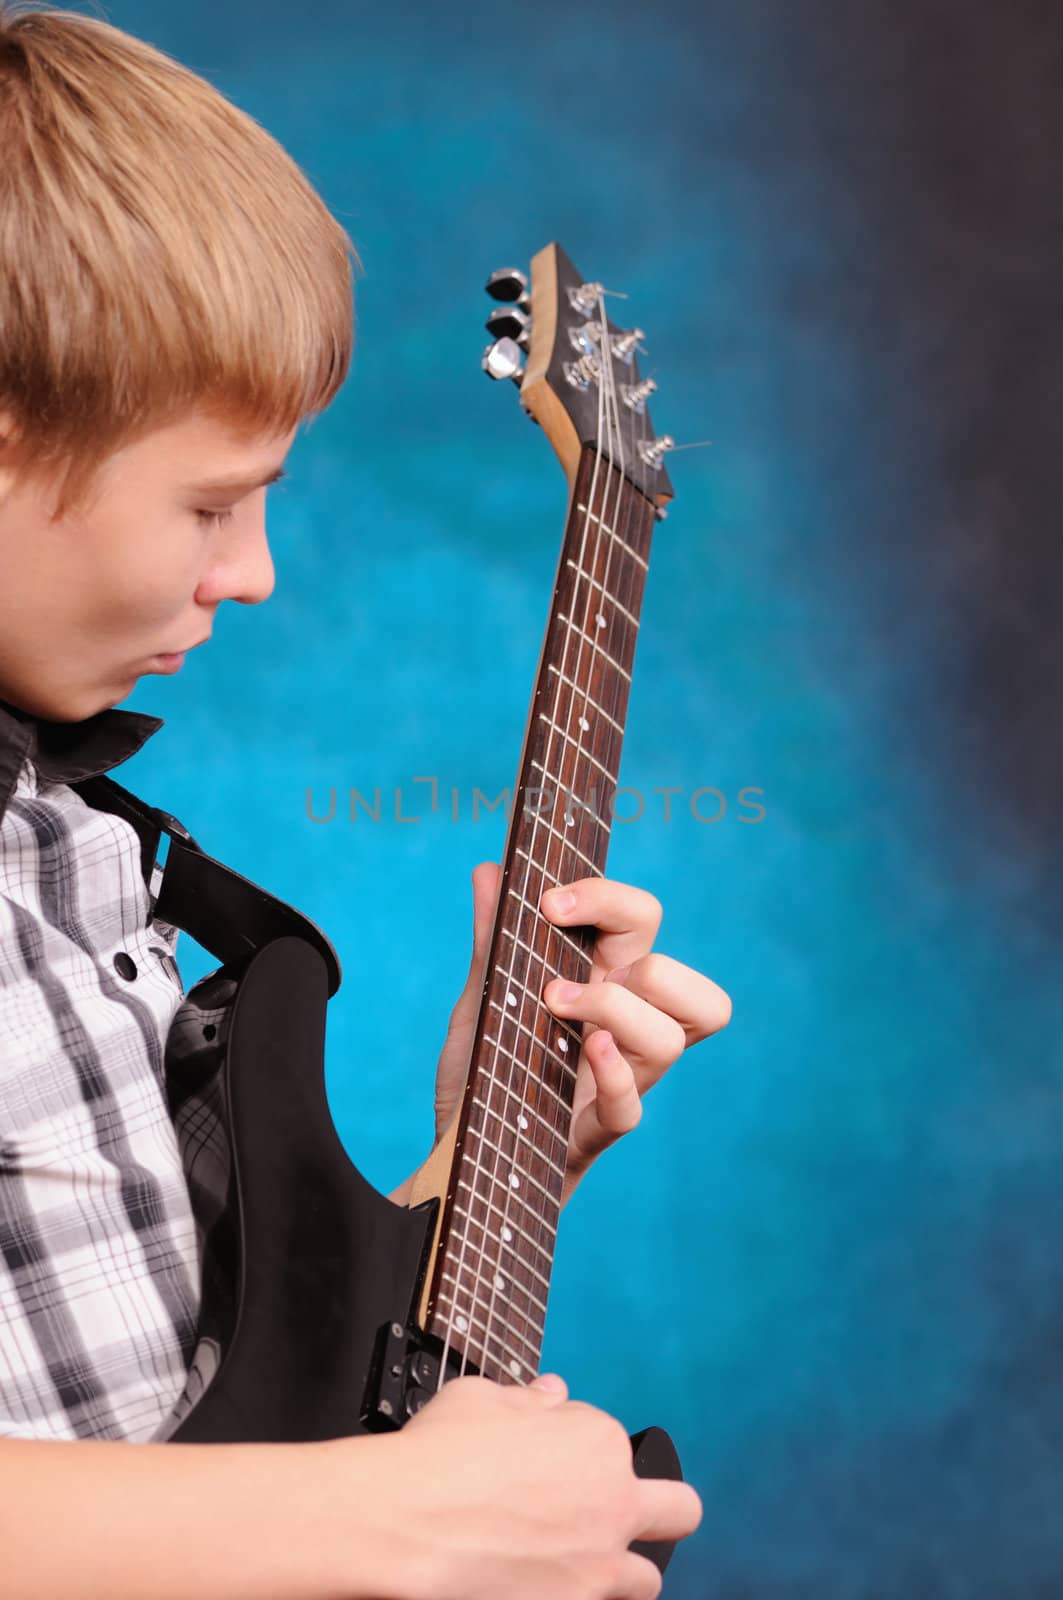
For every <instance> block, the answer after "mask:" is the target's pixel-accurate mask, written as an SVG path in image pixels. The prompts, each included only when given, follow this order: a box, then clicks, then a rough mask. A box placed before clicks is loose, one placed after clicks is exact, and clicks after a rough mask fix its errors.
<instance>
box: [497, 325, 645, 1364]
mask: <svg viewBox="0 0 1063 1600" xmlns="http://www.w3.org/2000/svg"><path fill="white" fill-rule="evenodd" d="M599 313H600V318H601V330H600V342H599V348H600V350H601V352H602V358H601V362H600V382H599V385H598V433H597V437H598V448H597V452H596V456H595V470H594V475H593V478H592V481H591V485H590V488H589V490H587V491H586V493H587V501H586V506H587V510H586V513H585V517H584V523H583V529H582V537H581V545H580V550H579V560H578V562H577V572H578V573H583V574H586V575H587V576H588V577H589V575H590V573H591V572H595V573H596V572H597V571H598V570H599V553H600V551H601V548H602V540H603V539H606V540H607V541H608V542H607V544H606V545H605V551H606V561H605V570H604V573H603V575H602V590H603V594H609V592H610V591H609V569H610V566H611V563H612V557H613V546H614V542H615V540H614V539H613V538H611V537H610V531H609V530H610V529H611V528H612V526H613V524H614V523H616V522H617V518H616V517H615V514H614V512H613V511H611V510H610V509H609V506H608V496H609V488H610V481H609V476H608V474H609V471H610V468H609V467H608V466H607V467H606V478H605V482H604V484H603V490H602V503H601V505H600V506H598V507H597V510H596V509H595V507H596V499H597V482H598V475H599V472H600V470H601V467H602V446H601V439H602V434H603V431H604V430H603V427H602V413H603V410H604V409H605V406H606V403H608V407H609V415H608V432H609V447H610V458H611V459H612V458H615V457H616V456H617V455H618V456H619V472H617V470H616V462H615V459H613V465H612V470H613V472H614V474H615V482H616V506H617V508H619V506H620V504H621V501H622V497H623V490H624V483H625V477H624V468H625V466H626V462H625V458H624V442H623V430H622V428H621V426H620V415H619V408H618V406H617V400H616V383H615V377H614V374H613V367H612V356H611V348H610V343H609V327H608V316H607V314H606V310H605V304H604V300H600V301H599ZM614 430H615V435H614ZM595 516H597V519H598V521H597V532H596V535H595V542H594V552H593V556H592V560H591V562H590V564H589V566H588V564H587V562H586V561H585V554H586V548H587V532H588V528H589V525H590V522H591V520H592V519H593V518H594V517H595ZM629 521H630V511H629ZM615 531H616V535H617V537H618V538H619V537H620V533H619V528H617V529H616V530H615ZM626 531H627V530H625V532H626ZM577 591H578V577H577V579H576V583H575V585H574V589H573V595H572V599H573V601H574V600H575V598H576V593H577ZM590 600H591V588H590V584H589V583H588V587H587V606H588V609H589V607H590ZM571 609H572V611H573V614H575V606H574V605H573V606H572V607H571ZM603 614H604V613H603ZM565 626H566V628H567V633H568V640H571V638H572V637H573V634H575V637H576V641H577V656H576V664H575V666H574V667H573V668H572V672H571V676H572V680H573V682H574V683H577V684H578V683H579V682H580V681H581V672H582V661H583V654H584V646H585V644H589V645H590V650H591V659H590V663H589V666H588V669H587V675H586V679H585V680H583V681H585V682H586V684H587V687H586V691H585V698H584V703H583V716H582V717H581V719H580V735H579V738H578V739H577V740H576V741H575V743H576V746H577V750H576V755H577V759H578V757H579V756H580V755H584V754H585V753H586V752H585V751H584V748H583V737H582V736H583V733H584V732H585V731H587V729H589V727H590V722H589V720H588V718H587V716H586V712H587V711H588V710H589V709H590V678H591V674H592V673H593V669H594V659H595V656H596V655H597V654H598V653H599V650H601V653H602V654H603V655H605V654H606V652H605V650H604V647H601V646H600V645H599V641H598V630H597V628H595V630H594V631H593V632H588V630H587V629H586V628H581V627H579V625H578V623H576V622H575V621H574V620H573V618H570V619H569V621H568V623H567V624H566V625H565ZM568 640H566V644H567V642H568ZM565 659H566V661H567V654H566V657H565ZM558 689H559V693H558V700H560V684H559V685H558ZM621 693H622V689H621V679H620V675H619V674H616V675H615V684H614V696H613V704H612V707H611V709H612V710H613V711H616V710H617V709H618V699H619V696H620V694H621ZM577 695H578V690H576V691H573V698H572V701H571V702H570V704H569V707H568V717H567V718H565V719H563V718H561V717H560V716H558V717H556V718H554V719H550V721H549V722H548V725H547V727H548V732H547V737H546V744H545V750H544V762H543V765H544V768H545V772H546V774H549V772H550V771H551V770H552V766H553V762H552V757H551V746H552V744H553V740H554V734H555V731H556V732H557V734H558V736H559V738H561V739H562V740H563V739H564V735H563V733H562V732H561V725H562V722H564V723H565V724H566V726H567V727H568V729H569V736H570V737H572V735H571V719H572V711H573V709H574V706H575V703H576V697H577ZM602 709H604V707H603V708H602ZM616 720H618V721H619V719H616ZM583 723H586V725H587V727H586V729H585V728H584V727H583V726H582V724H583ZM555 724H556V728H555ZM562 760H563V757H562ZM555 799H556V796H554V797H552V801H553V800H555ZM566 814H567V813H566ZM591 820H592V825H594V826H597V823H596V819H595V818H594V816H593V813H592V818H591ZM538 823H539V814H538V811H537V812H536V814H535V818H534V821H533V824H532V837H531V844H532V845H533V844H534V838H535V830H536V829H537V827H538ZM576 832H577V837H578V839H579V842H580V843H583V842H585V841H584V840H583V835H582V831H581V829H579V828H577V830H576ZM557 833H558V835H559V837H558V839H557V846H558V851H559V856H560V857H561V860H560V861H559V867H560V865H561V864H562V862H563V856H564V850H565V849H566V847H567V841H566V840H564V839H563V838H561V837H560V833H561V830H560V828H558V830H557ZM554 843H555V841H554V839H552V838H549V839H548V840H547V846H546V857H547V864H548V862H549V855H550V851H551V849H552V848H553V846H554ZM577 848H578V846H577ZM592 848H593V845H592ZM528 853H529V856H534V849H533V848H529V852H528ZM529 871H530V861H528V862H526V866H525V875H524V877H525V890H524V892H522V896H521V900H522V903H523V904H528V903H529V902H528V898H527V894H526V887H527V879H528V875H529ZM583 875H584V876H586V874H585V873H584V874H583ZM599 875H600V874H599ZM544 876H545V873H544ZM559 881H560V879H559ZM532 914H533V917H535V918H536V919H539V920H542V914H541V912H540V911H539V910H538V905H536V906H535V907H533V908H532ZM549 926H550V927H553V926H554V925H553V924H550V925H549ZM514 959H515V951H514V955H513V956H512V957H511V960H510V972H509V974H508V976H510V977H511V976H512V967H513V962H514ZM543 965H544V966H545V962H543ZM521 987H524V988H525V994H526V996H527V997H528V998H530V999H531V1000H532V1003H533V1013H532V1018H531V1023H530V1025H528V1024H527V1023H525V1025H526V1026H528V1027H529V1032H530V1034H531V1037H532V1039H533V1041H535V1042H537V1043H540V1041H539V1037H538V1034H537V1032H536V1028H537V1025H538V1021H539V1017H540V1016H541V1014H542V1012H543V1009H544V1007H545V1002H544V1001H543V999H542V995H541V992H538V993H536V994H534V995H533V994H532V992H531V991H530V990H528V989H527V988H526V987H525V986H521ZM520 1017H521V1021H522V1022H525V1017H524V1006H523V1003H522V1004H521V1007H520ZM564 1026H565V1023H564V1019H562V1018H558V1017H555V1016H554V1014H553V1013H552V1012H548V1013H547V1030H548V1031H550V1030H552V1029H557V1030H558V1031H560V1030H562V1029H563V1028H564ZM576 1044H577V1049H576V1063H575V1065H574V1066H573V1067H572V1068H571V1070H572V1072H573V1078H575V1074H576V1072H577V1070H578V1064H579V1055H580V1052H581V1049H582V1030H581V1029H580V1030H578V1032H577V1040H576ZM542 1048H543V1049H544V1050H545V1049H546V1048H547V1047H546V1046H545V1045H542ZM530 1081H531V1074H530V1073H528V1072H527V1071H526V1072H525V1073H524V1077H523V1083H522V1098H521V1111H523V1109H524V1106H525V1099H524V1097H525V1096H526V1094H527V1090H528V1086H529V1083H530ZM507 1092H508V1091H507ZM568 1109H569V1117H568V1121H569V1131H571V1125H572V1119H571V1107H569V1108H568ZM519 1115H520V1113H518V1116H519ZM558 1118H559V1111H558V1107H557V1103H556V1102H555V1103H554V1104H553V1106H552V1107H551V1119H550V1125H551V1128H552V1131H553V1133H554V1135H555V1137H556V1138H557V1141H558V1142H559V1143H561V1144H563V1145H564V1147H565V1151H566V1155H567V1150H568V1142H569V1141H568V1139H567V1138H565V1137H563V1135H562V1133H561V1129H560V1127H559V1124H558ZM562 1120H563V1119H562ZM518 1126H519V1124H518ZM528 1142H529V1143H531V1144H532V1148H533V1149H536V1148H537V1147H536V1146H535V1145H534V1142H533V1141H532V1140H529V1141H528ZM519 1149H520V1136H519V1133H518V1132H517V1131H516V1130H514V1152H513V1158H514V1162H515V1161H516V1157H517V1155H518V1152H519ZM499 1154H501V1152H499ZM566 1164H567V1163H566ZM563 1183H564V1176H562V1184H563ZM510 1198H511V1190H510V1189H509V1186H507V1203H506V1207H505V1208H504V1209H503V1227H504V1226H505V1225H506V1219H507V1216H508V1210H509V1201H510ZM502 1242H504V1241H502ZM482 1253H483V1252H482V1250H481V1256H482ZM518 1259H519V1256H518ZM498 1276H499V1277H500V1276H501V1274H498ZM503 1281H504V1280H503ZM497 1295H498V1285H497V1283H496V1284H495V1288H494V1291H493V1292H492V1297H491V1303H490V1308H489V1311H488V1316H487V1322H486V1325H485V1329H484V1349H485V1353H487V1344H488V1341H489V1339H490V1333H491V1328H492V1326H493V1323H494V1318H495V1302H496V1300H497ZM525 1320H527V1319H525ZM544 1331H545V1328H543V1329H541V1332H544Z"/></svg>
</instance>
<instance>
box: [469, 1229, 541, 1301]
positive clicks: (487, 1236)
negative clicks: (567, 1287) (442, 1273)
mask: <svg viewBox="0 0 1063 1600" xmlns="http://www.w3.org/2000/svg"><path fill="white" fill-rule="evenodd" d="M462 1221H463V1222H464V1223H465V1229H463V1231H462V1232H461V1234H459V1235H457V1237H458V1238H460V1239H463V1240H464V1241H465V1242H466V1243H467V1244H468V1245H469V1247H470V1248H471V1249H472V1250H476V1251H478V1252H479V1253H480V1255H481V1256H483V1255H484V1254H486V1251H485V1249H484V1245H485V1243H486V1241H487V1240H490V1241H491V1242H492V1244H497V1245H498V1246H499V1249H500V1250H502V1249H505V1250H508V1251H509V1253H510V1255H511V1256H512V1257H513V1261H514V1263H515V1264H516V1265H517V1266H519V1267H520V1269H521V1270H522V1271H523V1272H530V1273H531V1275H532V1277H533V1278H534V1279H535V1280H536V1282H538V1283H541V1284H542V1286H543V1288H544V1289H545V1290H546V1292H547V1293H549V1291H550V1279H549V1278H548V1277H547V1276H546V1275H545V1273H542V1272H540V1271H539V1270H538V1268H537V1267H533V1266H532V1264H531V1262H530V1261H528V1260H526V1259H525V1257H524V1256H522V1255H521V1254H520V1252H519V1251H518V1250H515V1249H514V1247H513V1241H512V1234H513V1231H514V1230H513V1229H512V1228H511V1226H510V1225H509V1223H507V1224H506V1231H507V1233H509V1234H510V1235H511V1237H510V1238H509V1239H505V1238H503V1237H500V1236H499V1235H498V1234H496V1233H492V1232H491V1231H490V1230H489V1228H488V1226H487V1224H486V1223H485V1222H477V1220H476V1218H475V1217H467V1216H465V1215H464V1213H463V1214H462ZM469 1228H478V1229H479V1230H480V1232H481V1233H482V1234H483V1238H482V1239H481V1240H480V1241H479V1242H477V1241H476V1240H475V1239H474V1238H472V1237H471V1235H470V1234H469V1232H468V1229H469ZM535 1248H536V1251H537V1253H538V1254H539V1255H541V1256H545V1257H546V1260H547V1263H548V1264H549V1263H550V1262H551V1261H552V1259H553V1258H552V1256H551V1254H550V1252H549V1251H548V1250H544V1249H543V1247H542V1245H536V1246H535ZM455 1253H456V1252H455V1251H454V1250H453V1249H452V1250H451V1255H454V1254H455ZM449 1259H450V1257H449V1256H448V1260H449ZM498 1259H499V1263H501V1256H499V1258H498ZM512 1270H513V1268H512V1267H511V1268H510V1271H511V1272H512Z"/></svg>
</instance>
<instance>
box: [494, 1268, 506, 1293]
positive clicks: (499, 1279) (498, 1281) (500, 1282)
mask: <svg viewBox="0 0 1063 1600" xmlns="http://www.w3.org/2000/svg"><path fill="white" fill-rule="evenodd" d="M505 1287H506V1280H505V1278H503V1276H502V1274H501V1273H500V1272H496V1273H495V1288H496V1289H504V1288H505Z"/></svg>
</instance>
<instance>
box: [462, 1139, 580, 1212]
mask: <svg viewBox="0 0 1063 1600" xmlns="http://www.w3.org/2000/svg"><path fill="white" fill-rule="evenodd" d="M472 1132H473V1133H474V1134H475V1135H476V1138H477V1140H478V1141H479V1145H480V1147H481V1148H482V1147H483V1146H484V1145H486V1146H487V1148H488V1150H493V1151H494V1153H495V1155H496V1156H501V1157H502V1160H503V1161H505V1162H507V1163H508V1167H509V1171H510V1172H515V1173H517V1174H518V1175H519V1176H520V1177H521V1178H522V1179H524V1178H526V1179H527V1180H528V1182H529V1183H532V1184H534V1185H535V1187H536V1188H537V1189H538V1190H539V1191H540V1193H541V1194H544V1195H546V1197H547V1199H548V1200H554V1201H556V1200H558V1199H560V1195H556V1194H554V1192H553V1190H552V1189H548V1188H547V1187H546V1185H545V1183H540V1182H539V1180H538V1178H537V1177H536V1176H535V1174H534V1173H533V1172H529V1171H528V1169H527V1167H523V1166H521V1165H520V1163H519V1162H518V1161H517V1159H516V1154H517V1153H516V1151H515V1150H514V1152H513V1154H512V1155H510V1154H509V1153H508V1151H505V1150H503V1149H501V1148H500V1147H499V1146H498V1145H497V1144H495V1143H494V1141H493V1140H492V1139H489V1138H488V1137H487V1135H486V1133H484V1131H483V1130H482V1129H481V1128H473V1129H472ZM529 1148H530V1149H532V1150H535V1153H536V1155H538V1156H540V1157H541V1158H542V1161H543V1164H544V1165H545V1166H547V1167H549V1168H550V1170H551V1172H553V1173H556V1175H557V1176H558V1177H559V1178H560V1179H561V1182H562V1185H563V1184H564V1181H565V1169H564V1167H559V1166H558V1164H557V1162H556V1161H551V1160H550V1159H549V1158H548V1157H547V1156H546V1155H545V1154H544V1153H543V1151H542V1150H539V1149H537V1148H536V1146H535V1145H530V1146H529ZM471 1159H472V1157H471V1153H470V1152H469V1151H468V1149H467V1148H466V1160H471ZM473 1164H474V1165H475V1166H476V1167H477V1168H478V1169H479V1170H480V1171H481V1172H486V1171H487V1168H486V1167H482V1166H480V1161H479V1157H477V1158H476V1160H475V1162H474V1163H473ZM504 1176H505V1175H504ZM491 1177H492V1179H493V1181H494V1182H495V1183H501V1182H503V1178H500V1177H499V1168H498V1166H497V1165H496V1166H495V1167H493V1168H492V1171H491ZM505 1186H506V1188H509V1187H510V1183H509V1178H508V1176H505Z"/></svg>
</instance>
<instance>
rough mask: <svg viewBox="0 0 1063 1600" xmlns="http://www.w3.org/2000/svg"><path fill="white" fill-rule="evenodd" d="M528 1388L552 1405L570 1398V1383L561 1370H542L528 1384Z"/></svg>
mask: <svg viewBox="0 0 1063 1600" xmlns="http://www.w3.org/2000/svg"><path fill="white" fill-rule="evenodd" d="M528 1390H529V1391H530V1392H532V1393H535V1394H539V1395H541V1396H542V1397H543V1399H544V1400H545V1401H546V1402H547V1403H548V1404H551V1405H558V1404H559V1403H560V1402H561V1401H562V1400H567V1399H568V1384H567V1383H566V1382H565V1380H564V1378H563V1377H562V1376H561V1374H560V1373H559V1372H541V1373H540V1374H539V1376H538V1377H537V1378H533V1379H532V1381H531V1383H529V1384H528Z"/></svg>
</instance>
